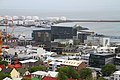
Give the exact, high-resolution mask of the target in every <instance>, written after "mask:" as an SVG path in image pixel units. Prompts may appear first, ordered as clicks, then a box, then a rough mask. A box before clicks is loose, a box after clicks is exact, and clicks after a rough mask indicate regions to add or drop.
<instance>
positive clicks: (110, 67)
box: [101, 64, 116, 76]
mask: <svg viewBox="0 0 120 80" xmlns="http://www.w3.org/2000/svg"><path fill="white" fill-rule="evenodd" d="M115 70H116V67H115V65H114V64H106V65H104V66H103V67H102V69H101V72H102V74H103V76H110V75H111V74H112V73H113V72H114V71H115Z"/></svg>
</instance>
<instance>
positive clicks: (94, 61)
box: [89, 53, 115, 68]
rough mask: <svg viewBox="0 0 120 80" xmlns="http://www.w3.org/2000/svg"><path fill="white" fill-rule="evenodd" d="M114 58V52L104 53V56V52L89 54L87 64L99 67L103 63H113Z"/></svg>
mask: <svg viewBox="0 0 120 80" xmlns="http://www.w3.org/2000/svg"><path fill="white" fill-rule="evenodd" d="M96 54H97V53H96ZM108 54H109V53H108ZM114 58H115V54H111V55H106V56H104V53H103V55H95V54H90V57H89V65H90V66H91V67H97V68H100V67H102V66H103V65H105V64H108V63H114Z"/></svg>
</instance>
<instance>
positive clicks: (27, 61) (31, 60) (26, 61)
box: [19, 59, 37, 63]
mask: <svg viewBox="0 0 120 80" xmlns="http://www.w3.org/2000/svg"><path fill="white" fill-rule="evenodd" d="M36 61H37V60H35V59H29V60H24V61H19V62H20V63H29V62H33V63H34V62H36Z"/></svg>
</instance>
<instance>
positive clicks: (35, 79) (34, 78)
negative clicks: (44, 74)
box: [32, 77, 42, 80]
mask: <svg viewBox="0 0 120 80" xmlns="http://www.w3.org/2000/svg"><path fill="white" fill-rule="evenodd" d="M32 80H42V79H40V78H38V77H33V78H32Z"/></svg>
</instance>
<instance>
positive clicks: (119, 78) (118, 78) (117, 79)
mask: <svg viewBox="0 0 120 80" xmlns="http://www.w3.org/2000/svg"><path fill="white" fill-rule="evenodd" d="M113 75H114V80H120V71H115V72H114V73H113Z"/></svg>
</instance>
